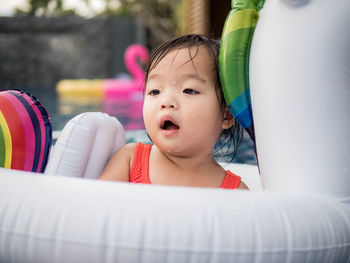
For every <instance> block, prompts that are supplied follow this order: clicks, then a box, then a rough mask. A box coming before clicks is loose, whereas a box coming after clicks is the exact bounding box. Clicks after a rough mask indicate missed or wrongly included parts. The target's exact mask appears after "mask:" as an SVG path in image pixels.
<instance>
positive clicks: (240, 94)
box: [219, 0, 265, 141]
mask: <svg viewBox="0 0 350 263" xmlns="http://www.w3.org/2000/svg"><path fill="white" fill-rule="evenodd" d="M264 2H265V0H252V1H242V0H233V1H232V5H231V11H230V12H229V14H228V15H227V18H226V21H225V26H224V30H223V33H222V40H221V46H220V56H219V66H220V67H219V68H220V79H221V83H222V89H223V91H224V95H225V100H226V102H227V104H228V105H229V106H230V111H231V113H232V115H233V116H234V118H235V119H236V121H237V122H238V123H239V124H240V125H241V126H242V127H243V128H244V129H246V131H247V132H248V134H249V136H250V137H251V139H252V140H253V141H255V136H254V125H253V116H252V106H251V100H250V89H249V55H250V46H251V41H252V37H253V33H254V29H255V26H256V24H257V21H258V18H259V11H260V9H261V8H262V7H263V5H264Z"/></svg>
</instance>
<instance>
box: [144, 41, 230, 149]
mask: <svg viewBox="0 0 350 263" xmlns="http://www.w3.org/2000/svg"><path fill="white" fill-rule="evenodd" d="M189 52H191V54H192V57H193V56H194V58H192V61H191V60H190V54H189ZM195 53H196V49H195V48H192V49H191V50H189V49H188V48H181V49H177V50H174V51H172V52H170V53H168V54H167V55H166V56H165V57H164V58H163V59H162V60H161V61H160V62H159V63H158V65H157V66H156V67H155V68H154V69H152V70H151V71H150V72H149V75H148V79H147V83H146V92H145V100H144V106H143V118H144V122H145V127H146V130H147V132H148V134H149V136H150V138H151V140H152V141H153V143H154V144H155V145H156V146H157V147H158V148H159V149H160V150H161V151H163V152H164V153H167V154H171V155H175V156H192V155H194V154H204V155H207V154H211V153H212V150H213V148H214V146H215V143H216V141H217V139H218V138H219V136H220V134H221V132H222V129H223V128H227V127H225V125H226V122H225V121H223V112H222V110H221V108H220V105H219V101H218V98H217V95H216V91H215V81H214V73H213V68H212V67H213V65H212V63H213V60H212V58H211V56H210V55H209V53H208V52H207V50H206V49H205V48H203V47H199V49H198V53H197V54H196V55H195Z"/></svg>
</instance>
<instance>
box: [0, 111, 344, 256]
mask: <svg viewBox="0 0 350 263" xmlns="http://www.w3.org/2000/svg"><path fill="white" fill-rule="evenodd" d="M103 120H104V121H103ZM99 125H100V129H99V128H97V129H96V127H98V126H99ZM106 125H109V129H110V130H109V131H108V132H109V133H110V135H111V136H108V137H107V136H102V135H105V132H106V129H105V127H106ZM119 132H121V133H120V136H119ZM67 134H69V136H66V135H67ZM82 134H85V138H89V139H87V141H85V143H82V142H81V141H80V138H81V137H82ZM102 137H103V138H104V139H103V140H104V143H105V144H106V145H118V144H119V145H121V144H122V143H120V141H121V142H123V141H124V140H125V139H124V133H123V132H122V131H121V130H120V125H119V124H118V122H117V121H116V119H114V118H111V117H109V116H108V115H106V114H102V113H86V114H82V115H79V116H77V117H76V118H74V119H73V120H72V121H71V122H69V123H68V124H67V126H66V127H65V129H64V131H63V132H62V136H61V137H60V138H59V139H58V141H57V143H56V146H55V148H54V152H53V154H52V156H51V158H52V159H51V160H50V162H53V163H57V162H59V163H61V164H62V166H63V164H64V166H65V167H67V172H68V174H65V173H64V171H63V170H62V169H56V170H55V167H57V166H51V167H48V168H50V171H51V173H52V174H46V175H38V174H31V173H26V172H21V171H14V170H8V169H4V168H0V189H1V191H0V262H21V263H22V262H37V263H40V262H72V263H73V262H152V263H153V262H176V263H177V262H349V260H350V255H349V249H350V247H349V246H350V245H349V244H350V235H349V233H350V219H349V218H350V208H349V205H348V204H345V203H342V202H340V201H339V200H336V199H334V198H330V197H326V196H321V195H316V194H308V193H298V194H295V193H272V192H263V191H261V185H260V181H259V175H258V173H257V167H255V166H250V165H238V164H230V165H228V164H223V166H224V167H225V169H227V168H228V166H229V168H231V169H232V170H233V171H234V172H238V173H239V174H240V175H241V176H242V177H243V179H244V181H245V182H246V183H247V185H248V186H249V187H250V188H252V190H253V191H252V192H246V191H239V190H235V191H233V190H224V189H205V188H190V187H171V186H156V185H136V184H128V183H120V182H107V181H97V180H94V179H93V178H96V177H97V176H98V174H99V172H95V174H93V173H89V172H88V170H87V169H85V168H84V167H82V166H81V163H80V162H78V163H76V159H75V158H74V156H76V155H77V154H83V156H89V155H90V157H86V159H90V160H91V156H93V155H94V153H95V152H100V153H101V156H105V157H103V158H100V159H98V161H99V162H102V163H103V162H105V158H107V159H108V158H109V156H108V155H109V154H111V153H110V149H111V148H113V147H105V145H98V144H94V147H91V145H92V144H93V142H94V141H95V140H96V138H102ZM68 142H69V143H68ZM86 152H89V153H90V154H86ZM84 158H85V157H84ZM75 165H76V166H77V167H78V168H77V167H74V166H75ZM72 169H73V170H74V171H76V175H73V174H72V173H70V171H71V170H72ZM55 173H60V175H63V176H54V175H53V174H55ZM64 175H69V176H76V177H78V178H71V177H67V176H64ZM85 175H86V176H89V178H90V179H87V178H85V179H84V178H81V176H82V177H84V176H85Z"/></svg>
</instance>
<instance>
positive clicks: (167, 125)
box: [161, 120, 179, 130]
mask: <svg viewBox="0 0 350 263" xmlns="http://www.w3.org/2000/svg"><path fill="white" fill-rule="evenodd" d="M161 129H162V130H178V129H179V126H178V125H176V124H175V123H173V122H172V121H170V120H166V121H164V122H163V124H162V125H161Z"/></svg>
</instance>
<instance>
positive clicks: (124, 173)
mask: <svg viewBox="0 0 350 263" xmlns="http://www.w3.org/2000/svg"><path fill="white" fill-rule="evenodd" d="M135 146H136V144H135V143H130V144H126V145H124V146H123V147H121V148H120V149H119V150H118V151H117V152H116V153H115V154H113V156H112V157H111V159H109V161H108V163H107V165H106V167H105V169H104V171H103V172H102V174H101V175H100V177H99V178H98V179H100V180H110V181H123V182H129V172H130V167H131V164H132V160H133V156H134V151H135Z"/></svg>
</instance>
